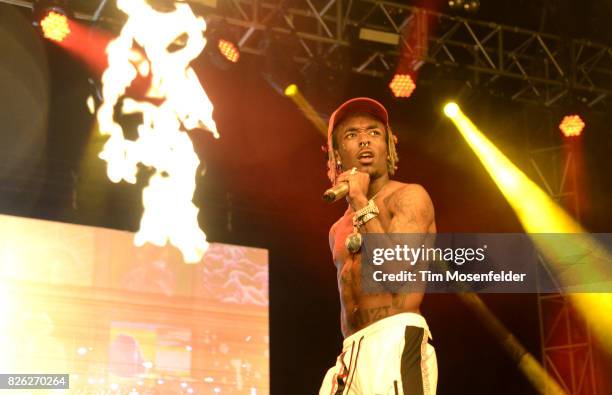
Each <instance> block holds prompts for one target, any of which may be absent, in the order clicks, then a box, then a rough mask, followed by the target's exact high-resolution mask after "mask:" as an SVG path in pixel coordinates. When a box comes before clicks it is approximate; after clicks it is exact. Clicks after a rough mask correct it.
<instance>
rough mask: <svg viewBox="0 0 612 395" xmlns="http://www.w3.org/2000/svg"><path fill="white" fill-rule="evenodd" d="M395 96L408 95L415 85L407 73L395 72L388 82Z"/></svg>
mask: <svg viewBox="0 0 612 395" xmlns="http://www.w3.org/2000/svg"><path fill="white" fill-rule="evenodd" d="M389 88H391V91H392V92H393V95H394V96H395V97H410V95H412V92H414V89H415V88H416V85H415V84H414V81H413V80H412V77H410V75H409V74H395V75H394V76H393V79H392V80H391V82H390V83H389Z"/></svg>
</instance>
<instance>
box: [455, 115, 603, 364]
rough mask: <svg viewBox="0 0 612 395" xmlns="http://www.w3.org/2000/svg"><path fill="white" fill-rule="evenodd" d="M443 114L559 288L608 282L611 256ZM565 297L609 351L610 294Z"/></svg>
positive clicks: (467, 126)
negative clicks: (456, 131) (554, 277)
mask: <svg viewBox="0 0 612 395" xmlns="http://www.w3.org/2000/svg"><path fill="white" fill-rule="evenodd" d="M455 106H456V105H455ZM447 107H448V108H449V111H447ZM448 113H450V114H451V115H452V116H451V115H448ZM445 114H447V116H449V118H450V119H451V120H452V122H453V123H454V124H455V126H456V127H457V129H458V130H459V132H460V133H461V135H462V136H463V138H464V139H465V140H466V142H467V143H468V145H469V146H470V148H472V150H473V151H474V153H475V154H476V156H477V157H478V159H479V160H480V162H481V163H482V164H483V166H484V167H485V169H486V171H487V172H488V173H489V175H490V176H491V178H492V179H493V181H494V182H495V183H496V184H497V186H498V188H499V189H500V191H501V193H502V194H503V195H504V197H505V198H506V200H507V201H508V203H509V204H510V206H511V207H512V209H513V210H514V212H515V214H516V216H517V218H518V219H519V221H520V223H521V224H522V226H523V228H524V229H525V231H526V232H527V233H528V234H529V236H530V237H531V238H532V240H533V242H534V244H535V245H536V247H537V248H538V251H539V252H540V253H541V254H542V256H543V257H544V258H545V261H546V263H547V265H548V266H549V268H551V269H552V270H553V271H554V272H555V273H556V275H557V276H558V277H557V278H558V280H559V281H560V283H561V284H562V285H568V286H570V287H571V285H572V284H596V283H598V282H600V281H603V280H601V279H608V278H610V275H611V274H610V270H611V268H610V267H609V265H607V262H610V259H611V258H610V256H609V253H608V252H607V251H606V249H605V247H602V246H601V245H599V243H598V242H597V241H596V240H594V239H593V238H592V237H591V236H590V235H589V234H588V233H586V230H585V229H584V228H583V227H582V226H581V225H580V224H579V223H578V222H576V221H575V220H574V219H573V218H572V217H571V216H570V215H569V214H568V213H567V212H566V211H565V210H563V208H561V207H560V206H559V205H558V204H557V202H555V201H554V200H553V199H552V198H551V197H550V196H548V194H546V192H544V191H543V190H542V189H541V188H540V187H539V186H538V185H537V184H535V183H534V182H533V181H532V180H530V179H529V178H528V177H527V176H526V175H525V173H523V172H522V171H521V170H520V169H519V168H518V167H517V166H516V165H514V164H513V163H512V162H511V161H510V160H509V159H508V158H507V157H506V156H505V155H504V154H503V153H502V152H501V151H500V150H499V149H498V148H497V147H496V146H495V145H494V144H493V143H492V142H491V141H490V140H489V139H488V138H487V137H486V136H485V135H484V134H483V133H482V132H481V131H480V130H478V128H477V127H476V126H475V125H474V124H473V123H472V121H471V120H470V119H469V118H468V117H467V116H466V115H465V114H464V113H463V112H462V111H461V109H460V108H459V107H458V106H456V108H454V106H452V105H451V104H448V105H447V106H446V107H445ZM550 233H555V234H556V235H555V238H553V239H551V238H550V237H546V236H549V234H550ZM561 241H562V242H561ZM575 257H581V258H580V259H581V260H580V264H579V265H573V266H570V267H568V264H567V262H568V259H569V262H572V261H573V260H575ZM567 295H568V296H569V298H570V299H571V301H572V302H573V304H574V306H575V307H576V309H577V311H578V312H579V313H580V314H581V315H582V316H583V317H584V318H585V319H586V320H587V321H588V322H589V325H590V326H591V329H592V330H593V333H594V334H595V336H596V337H597V338H598V340H599V341H600V342H601V344H602V346H603V347H604V348H605V349H606V350H607V351H608V352H610V353H612V336H610V328H612V315H609V314H604V313H603V312H604V311H610V309H611V308H612V294H610V293H586V292H585V293H568V294H567Z"/></svg>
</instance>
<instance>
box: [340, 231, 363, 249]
mask: <svg viewBox="0 0 612 395" xmlns="http://www.w3.org/2000/svg"><path fill="white" fill-rule="evenodd" d="M362 241H363V240H362V237H361V233H359V232H357V231H355V232H353V233H352V234H350V235H349V236H348V237H347V238H346V241H345V242H344V245H345V246H346V249H347V250H348V251H349V252H350V253H351V254H356V253H358V252H359V250H360V249H361V243H362Z"/></svg>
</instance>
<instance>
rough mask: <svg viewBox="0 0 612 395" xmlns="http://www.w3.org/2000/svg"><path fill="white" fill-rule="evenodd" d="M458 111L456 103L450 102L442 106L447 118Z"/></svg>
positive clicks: (455, 114)
mask: <svg viewBox="0 0 612 395" xmlns="http://www.w3.org/2000/svg"><path fill="white" fill-rule="evenodd" d="M458 113H459V106H458V105H457V103H453V102H450V103H447V104H446V105H445V106H444V114H445V115H446V116H447V117H449V118H453V117H456V116H457V114H458Z"/></svg>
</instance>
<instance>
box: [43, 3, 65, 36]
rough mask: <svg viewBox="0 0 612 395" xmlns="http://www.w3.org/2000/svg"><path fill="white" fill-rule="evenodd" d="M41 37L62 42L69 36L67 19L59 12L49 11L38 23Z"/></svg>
mask: <svg viewBox="0 0 612 395" xmlns="http://www.w3.org/2000/svg"><path fill="white" fill-rule="evenodd" d="M40 27H41V29H42V32H43V36H45V37H46V38H48V39H49V40H52V41H57V42H62V41H64V39H66V37H68V35H69V34H70V26H69V24H68V17H67V16H66V15H65V14H63V13H62V12H60V11H59V10H50V11H48V12H47V13H46V14H45V16H44V17H43V18H42V20H41V21H40Z"/></svg>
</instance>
